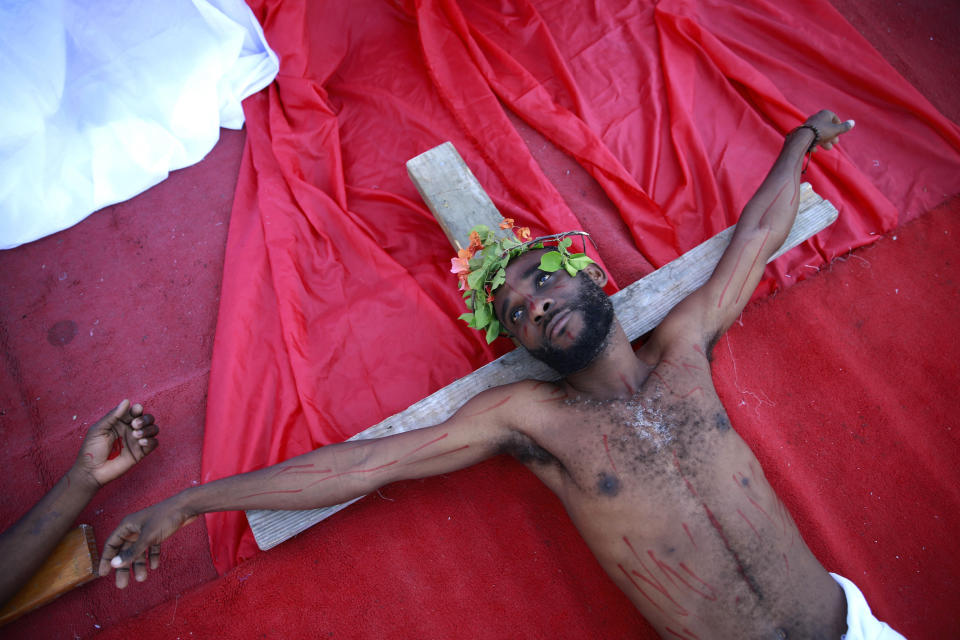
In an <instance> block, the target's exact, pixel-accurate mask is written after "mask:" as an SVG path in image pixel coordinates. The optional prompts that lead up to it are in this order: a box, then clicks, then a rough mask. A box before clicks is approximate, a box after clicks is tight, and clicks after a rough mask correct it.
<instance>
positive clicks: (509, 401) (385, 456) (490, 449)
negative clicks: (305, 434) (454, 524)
mask: <svg viewBox="0 0 960 640" xmlns="http://www.w3.org/2000/svg"><path fill="white" fill-rule="evenodd" d="M517 390H518V389H517V386H516V385H510V386H506V387H497V388H494V389H490V390H488V391H485V392H483V393H481V394H478V395H477V396H475V397H474V398H472V399H471V400H470V401H468V402H467V403H466V404H464V405H463V406H462V407H461V408H460V409H459V410H458V411H457V412H456V413H455V414H454V415H453V416H452V417H451V418H450V419H448V420H447V421H445V422H443V423H441V424H438V425H435V426H432V427H425V428H422V429H416V430H414V431H408V432H406V433H400V434H397V435H393V436H387V437H383V438H376V439H371V440H357V441H351V442H344V443H340V444H334V445H328V446H325V447H321V448H319V449H316V450H314V451H311V452H310V453H306V454H304V455H301V456H298V457H296V458H291V459H290V460H287V461H285V462H282V463H280V464H277V465H274V466H272V467H267V468H265V469H261V470H259V471H252V472H249V473H244V474H240V475H236V476H231V477H229V478H223V479H221V480H216V481H214V482H210V483H207V484H204V485H200V486H198V487H193V488H190V489H186V490H185V491H182V492H180V493H178V494H177V495H175V496H173V497H171V498H169V499H167V500H165V501H163V502H161V503H158V504H156V505H154V506H152V507H148V508H147V509H144V510H142V511H138V512H137V513H134V514H131V515H129V516H127V517H126V518H124V520H123V521H122V522H121V524H120V526H119V527H117V529H116V530H115V531H114V532H113V533H112V534H111V535H110V537H109V539H108V540H107V542H106V545H105V547H104V551H103V555H102V557H101V561H100V574H101V575H106V574H107V573H109V571H110V568H111V567H112V568H114V569H127V568H128V567H129V566H130V565H131V564H133V563H134V561H137V562H139V563H142V562H143V560H142V559H143V558H144V556H145V554H146V553H147V551H148V549H150V547H152V546H156V545H159V544H160V543H161V542H162V541H163V540H165V539H166V538H168V537H169V536H171V535H172V534H173V533H174V532H175V531H177V530H178V529H180V528H181V527H182V526H184V525H186V524H188V523H189V522H191V521H193V520H194V519H195V518H196V517H197V516H199V515H200V514H203V513H210V512H214V511H234V510H248V509H288V510H298V509H316V508H320V507H326V506H332V505H336V504H340V503H342V502H346V501H347V500H351V499H353V498H356V497H359V496H363V495H366V494H368V493H371V492H373V491H375V490H376V489H378V488H379V487H381V486H383V485H385V484H389V483H391V482H395V481H398V480H406V479H413V478H424V477H428V476H432V475H438V474H442V473H448V472H451V471H455V470H457V469H462V468H464V467H467V466H470V465H472V464H475V463H477V462H480V461H481V460H483V459H486V458H489V457H491V456H494V455H497V454H498V453H501V452H502V451H503V448H504V445H505V443H506V442H507V441H508V440H509V438H510V436H511V434H512V430H511V423H512V420H511V418H510V416H511V415H512V414H514V409H513V406H512V405H515V404H517V403H518V402H519V401H518V399H517V398H516V396H517ZM151 555H153V554H151ZM136 576H137V579H138V580H142V579H144V578H145V573H144V572H137V573H136ZM125 578H126V575H121V574H120V573H118V577H117V586H119V587H121V588H122V587H123V586H126V579H125Z"/></svg>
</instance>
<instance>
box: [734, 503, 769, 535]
mask: <svg viewBox="0 0 960 640" xmlns="http://www.w3.org/2000/svg"><path fill="white" fill-rule="evenodd" d="M737 513H739V514H740V517H741V518H743V519H744V521H745V522H746V523H747V524H748V525H750V528H751V529H753V532H754V533H755V534H756V536H757V537H758V538H760V539H761V540H762V539H763V536H761V535H760V532H759V531H757V528H756V527H755V526H753V523H752V522H750V518H748V517H747V516H745V515H743V511H741V510H740V509H737Z"/></svg>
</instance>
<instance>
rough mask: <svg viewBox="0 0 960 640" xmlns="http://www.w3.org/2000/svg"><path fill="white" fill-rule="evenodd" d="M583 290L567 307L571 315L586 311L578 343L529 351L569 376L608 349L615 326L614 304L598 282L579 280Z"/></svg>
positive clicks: (548, 344)
mask: <svg viewBox="0 0 960 640" xmlns="http://www.w3.org/2000/svg"><path fill="white" fill-rule="evenodd" d="M579 281H580V291H579V294H580V295H579V297H578V298H577V300H576V302H574V303H573V304H572V305H570V306H569V307H567V308H568V309H570V311H571V312H574V311H582V312H583V329H582V330H581V331H580V335H579V336H577V339H576V341H575V342H574V343H573V344H572V345H570V346H569V347H566V348H560V347H556V346H553V345H551V344H550V342H549V339H547V342H546V344H545V345H544V346H543V347H541V348H539V349H528V351H530V355H532V356H533V357H534V358H536V359H537V360H540V361H542V362H544V363H546V364H548V365H550V366H551V367H552V368H553V369H554V370H555V371H556V372H557V373H559V374H560V375H562V376H568V375H570V374H571V373H575V372H577V371H580V370H581V369H584V368H586V367H587V365H589V364H590V363H591V362H593V361H594V360H595V359H596V357H597V356H598V355H600V353H601V352H602V351H603V349H604V348H605V347H606V346H607V342H608V341H609V339H610V328H611V326H612V325H613V303H612V302H610V298H608V297H607V294H605V293H604V292H603V289H601V288H600V287H599V286H598V285H597V283H595V282H594V281H593V280H591V279H590V278H588V277H587V276H586V275H583V277H581V278H579ZM557 311H560V309H558V310H555V311H554V313H552V314H550V316H549V317H547V318H544V320H543V323H544V326H547V324H548V323H549V322H550V320H551V319H552V318H553V316H554V315H555V314H556V313H557Z"/></svg>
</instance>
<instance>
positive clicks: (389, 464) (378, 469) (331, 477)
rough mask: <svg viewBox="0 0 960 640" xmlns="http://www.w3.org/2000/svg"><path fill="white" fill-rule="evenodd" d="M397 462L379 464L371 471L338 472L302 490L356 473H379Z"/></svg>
mask: <svg viewBox="0 0 960 640" xmlns="http://www.w3.org/2000/svg"><path fill="white" fill-rule="evenodd" d="M397 462H399V460H391V461H390V462H388V463H386V464H381V465H380V466H378V467H373V468H371V469H353V470H351V471H342V472H340V473H335V474H333V475H332V476H327V477H326V478H320V479H319V480H316V481H314V482H311V483H310V484H308V485H307V486H306V487H304V488H305V489H309V488H310V487H313V486H316V485H318V484H320V483H321V482H326V481H327V480H333V479H334V478H340V477H342V476H352V475H355V474H358V473H373V472H375V471H380V470H382V469H386V468H387V467H392V466H393V465H395V464H397Z"/></svg>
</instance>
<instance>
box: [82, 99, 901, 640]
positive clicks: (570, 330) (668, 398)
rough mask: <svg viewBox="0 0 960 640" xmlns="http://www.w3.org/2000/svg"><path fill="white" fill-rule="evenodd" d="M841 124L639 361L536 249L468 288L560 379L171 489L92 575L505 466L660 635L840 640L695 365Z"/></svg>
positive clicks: (742, 296) (589, 281) (812, 575)
mask: <svg viewBox="0 0 960 640" xmlns="http://www.w3.org/2000/svg"><path fill="white" fill-rule="evenodd" d="M852 126H853V122H852V121H848V122H845V123H841V122H840V120H839V118H837V117H836V116H835V115H834V114H833V113H831V112H829V111H822V112H820V113H817V114H816V115H814V116H812V117H811V118H810V119H809V120H807V122H806V123H805V124H804V125H803V126H801V127H798V128H797V129H796V130H794V131H793V132H791V134H789V135H788V136H787V138H786V141H785V143H784V146H783V149H782V151H781V153H780V155H779V157H778V158H777V160H776V162H775V163H774V165H773V168H772V169H771V170H770V173H769V174H768V176H767V177H766V179H765V180H764V182H763V183H762V185H761V186H760V188H759V190H758V191H757V193H756V194H755V195H754V197H753V198H752V199H751V200H750V202H749V203H748V204H747V206H746V207H745V209H744V211H743V214H742V216H741V218H740V222H739V224H738V226H737V230H736V233H735V235H734V236H733V239H732V241H731V243H730V246H729V248H728V249H727V251H726V252H725V253H724V255H723V257H722V259H721V260H720V262H719V264H718V265H717V268H716V270H715V271H714V273H713V275H712V276H711V278H710V279H709V281H708V282H707V283H706V284H705V285H704V286H703V287H702V288H700V289H699V290H697V291H696V292H694V293H693V294H691V295H690V296H689V297H687V298H686V299H685V300H684V301H683V302H681V303H680V304H679V305H677V307H676V308H674V309H673V310H672V311H671V312H670V314H669V315H668V316H667V317H666V318H665V319H664V321H663V322H662V323H661V324H660V326H659V327H658V328H657V329H656V330H655V331H654V332H653V334H652V335H651V337H650V339H649V340H648V341H647V342H646V343H645V344H644V345H643V346H642V348H640V349H639V351H638V352H636V353H634V350H633V348H632V347H631V344H630V342H629V341H628V340H627V338H626V335H625V334H624V331H623V329H622V328H621V326H620V324H619V322H617V320H616V319H615V318H614V314H613V308H612V305H611V304H610V301H609V299H608V298H607V297H606V295H605V294H604V293H603V291H602V289H601V288H600V287H602V286H603V284H604V283H605V282H606V275H605V274H604V273H603V271H602V270H601V269H600V268H599V267H598V266H597V265H595V264H584V262H585V261H584V260H583V259H582V258H581V259H579V260H574V261H573V262H574V263H576V264H575V268H574V269H573V270H574V271H575V273H576V275H575V276H574V277H571V276H570V275H569V273H568V270H565V269H559V270H553V271H551V270H545V269H544V268H543V266H544V264H545V262H544V263H543V264H542V261H543V260H544V254H545V250H543V249H540V250H537V249H533V250H529V251H526V252H523V253H521V254H520V255H518V256H516V257H515V258H512V259H510V261H509V266H507V267H506V269H505V281H504V282H502V283H498V282H494V283H493V286H492V287H489V288H487V286H486V285H485V284H483V283H481V284H479V285H477V281H476V280H474V281H472V284H471V286H474V285H476V286H478V287H479V288H480V289H481V290H483V291H485V294H484V296H483V299H484V300H486V301H487V302H492V306H493V311H495V313H496V317H495V318H493V319H494V320H496V321H498V322H499V323H500V324H499V328H502V329H503V330H505V331H506V332H507V333H508V334H509V335H510V336H511V337H513V338H514V340H516V341H517V342H518V343H519V344H521V345H522V346H524V347H525V348H527V349H528V350H529V351H530V352H531V353H532V354H533V355H535V356H536V357H538V358H540V359H541V360H544V361H545V362H546V363H547V364H549V365H551V366H552V367H554V368H555V369H557V371H558V372H559V373H561V374H562V375H564V376H565V377H564V378H563V379H562V380H561V381H560V382H557V383H546V382H538V381H533V380H527V381H523V382H518V383H515V384H510V385H506V386H502V387H497V388H493V389H489V390H487V391H484V392H483V393H480V394H478V395H477V396H475V397H474V398H472V399H471V400H469V401H468V402H467V403H466V404H464V405H463V406H462V407H461V408H460V409H459V410H458V411H457V412H456V413H455V414H454V415H453V416H452V417H451V418H450V419H449V420H447V421H446V422H444V423H442V424H438V425H435V426H431V427H426V428H423V429H418V430H415V431H411V432H407V433H402V434H398V435H393V436H389V437H385V438H380V439H375V440H363V441H356V442H347V443H343V444H337V445H331V446H326V447H323V448H321V449H317V450H315V451H313V452H311V453H307V454H305V455H302V456H299V457H297V458H293V459H291V460H288V461H286V462H284V463H281V464H278V465H276V466H273V467H269V468H266V469H262V470H259V471H255V472H251V473H247V474H242V475H238V476H233V477H230V478H225V479H222V480H218V481H215V482H211V483H209V484H206V485H202V486H199V487H196V488H191V489H187V490H185V491H183V492H181V493H179V494H177V495H175V496H173V497H172V498H170V499H168V500H166V501H164V502H162V503H160V504H157V505H155V506H153V507H150V508H148V509H145V510H144V511H141V512H138V513H136V514H133V515H131V516H128V517H127V518H126V519H124V521H123V522H122V523H121V525H120V526H119V527H118V528H117V530H116V531H115V532H114V533H113V534H112V535H111V536H110V538H109V540H108V541H107V543H106V547H105V549H104V552H103V557H102V561H101V565H100V571H101V574H105V573H107V572H109V570H110V567H111V566H113V567H114V568H118V567H119V568H124V567H128V566H129V565H130V564H131V563H132V562H133V561H134V560H135V559H139V558H143V556H144V554H145V553H147V551H148V549H150V548H151V545H158V544H159V543H160V542H161V541H162V540H164V539H166V538H167V537H169V536H170V535H171V534H172V533H173V532H174V531H176V530H177V529H179V528H180V527H181V526H183V525H184V524H186V523H187V522H189V521H190V520H192V519H193V518H195V517H196V516H198V515H199V514H201V513H207V512H211V511H226V510H239V509H244V510H246V509H309V508H317V507H320V506H326V505H334V504H338V503H341V502H345V501H347V500H350V499H351V498H355V497H357V496H361V495H365V494H368V493H371V492H373V491H375V490H376V489H377V488H379V487H381V486H382V485H385V484H387V483H390V482H394V481H397V480H404V479H410V478H423V477H427V476H432V475H436V474H442V473H448V472H450V471H453V470H456V469H460V468H463V467H466V466H468V465H472V464H474V463H477V462H479V461H481V460H483V459H485V458H489V457H491V456H495V455H497V454H501V453H510V454H512V455H513V456H514V457H516V458H517V459H518V460H519V461H520V462H522V463H523V464H524V465H526V466H527V467H528V468H529V469H530V470H531V471H532V472H533V473H534V474H536V475H537V477H539V478H540V479H541V480H542V481H543V482H544V483H545V484H546V485H547V486H548V487H550V488H551V489H552V490H553V491H554V492H555V493H556V494H557V496H559V498H560V499H561V500H562V501H563V504H564V506H565V507H566V510H567V512H568V513H569V515H570V518H571V519H572V520H573V523H574V524H575V525H576V527H577V528H578V530H579V531H580V533H581V534H582V535H583V538H584V540H585V541H586V542H587V544H588V545H589V546H590V548H591V549H592V550H593V553H594V554H595V555H596V557H597V560H598V561H599V562H600V564H601V566H602V567H603V568H604V570H605V571H606V572H607V574H608V575H609V576H610V578H611V579H612V580H613V581H614V582H615V583H616V584H617V585H619V587H620V588H621V589H622V590H623V592H624V593H625V594H626V595H627V596H628V597H629V598H630V599H631V600H632V601H633V603H634V604H635V605H636V607H637V608H638V609H639V610H640V611H641V612H642V613H643V615H644V616H645V617H646V618H647V620H649V621H650V623H651V624H652V625H653V626H654V627H655V628H656V629H657V631H658V632H659V633H660V635H661V636H663V637H664V638H765V639H771V638H840V637H841V635H842V634H844V633H845V632H847V631H848V621H847V608H848V607H847V599H846V598H845V596H844V589H842V588H841V586H840V584H838V582H839V581H837V580H835V579H834V578H833V577H831V574H829V573H828V572H827V571H826V570H825V569H824V568H823V567H822V566H821V565H820V563H819V562H818V561H817V559H816V558H815V557H814V556H813V554H812V553H811V552H810V550H809V549H808V548H807V545H806V544H805V543H804V541H803V540H802V538H801V537H800V534H799V532H798V531H797V527H796V525H795V524H794V522H793V519H792V518H791V517H790V514H789V513H788V512H787V510H786V508H785V507H784V505H783V503H782V502H780V500H779V499H778V498H777V496H776V495H775V494H774V492H773V489H772V488H771V487H770V485H769V483H768V482H767V480H766V478H765V477H764V474H763V471H762V469H761V468H760V465H759V463H758V462H757V459H756V458H755V457H754V455H753V453H752V452H751V450H750V448H749V447H748V446H747V445H746V443H745V442H744V441H743V440H742V439H741V438H740V436H739V435H737V433H736V432H735V431H734V430H733V429H732V428H731V426H730V421H729V420H728V418H727V415H726V412H725V411H724V408H723V405H722V404H721V402H720V400H719V398H718V397H717V394H716V392H715V390H714V386H713V381H712V379H711V374H710V355H711V350H712V348H713V346H714V344H715V343H716V342H717V340H718V339H719V338H720V336H721V335H722V334H723V333H724V331H726V329H727V328H728V327H729V326H730V324H731V323H732V322H733V321H734V320H736V318H737V317H738V316H739V315H740V312H741V310H742V309H743V307H744V305H746V303H747V301H748V300H749V299H750V295H751V293H752V292H753V290H754V288H755V287H756V285H757V283H758V282H759V280H760V278H761V275H762V273H763V269H764V265H765V264H766V261H767V259H768V258H769V257H770V255H772V253H773V252H774V251H775V250H776V249H778V248H779V247H780V245H781V244H782V243H783V241H784V239H785V238H786V236H787V233H788V232H789V230H790V228H791V226H792V224H793V221H794V218H795V216H796V214H797V207H798V200H799V179H800V173H801V165H802V163H803V160H804V157H805V154H806V153H807V152H808V150H812V149H813V148H814V147H816V146H817V145H819V146H821V147H823V148H825V149H829V148H830V147H832V145H833V143H834V141H835V140H836V138H837V137H838V136H839V135H840V134H842V133H846V132H847V131H849V130H850V128H851V127H852ZM565 258H567V259H569V258H571V256H570V255H569V253H566V254H565ZM573 258H576V256H573ZM587 262H588V261H587ZM564 265H565V266H566V262H565V263H564ZM467 275H468V274H467V273H466V272H464V273H463V277H462V279H461V280H462V282H463V283H464V284H465V283H466V281H467V279H468V278H467ZM484 282H488V281H484ZM488 312H489V309H488V310H486V311H484V314H486V313H488ZM478 313H479V312H478ZM485 317H487V316H486V315H485ZM490 317H491V318H492V316H490ZM471 322H473V318H472V316H471ZM489 322H490V319H489V318H488V319H486V320H484V321H483V322H479V323H478V324H480V325H487V326H489ZM481 328H482V327H481ZM496 332H497V330H496V329H495V330H494V334H493V335H495V334H496ZM491 338H492V336H491ZM154 550H155V547H154ZM141 562H142V560H141ZM867 611H868V613H869V609H868V610H867ZM874 622H876V621H875V619H874ZM877 624H882V623H879V622H877ZM854 631H855V630H854V628H853V625H851V628H850V632H851V633H850V634H849V637H850V638H853V637H854ZM894 637H899V636H894Z"/></svg>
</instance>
